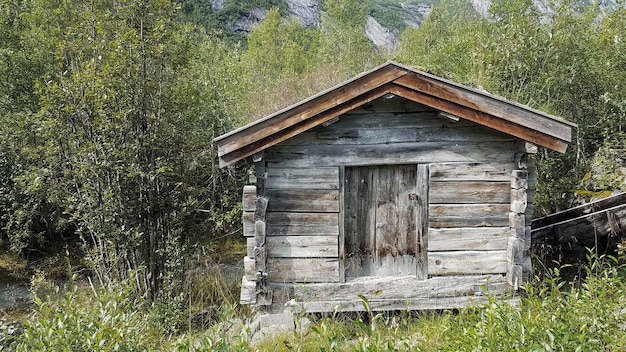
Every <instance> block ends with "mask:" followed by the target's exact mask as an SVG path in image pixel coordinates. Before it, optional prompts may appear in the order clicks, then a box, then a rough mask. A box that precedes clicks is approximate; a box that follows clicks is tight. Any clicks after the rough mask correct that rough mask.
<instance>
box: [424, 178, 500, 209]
mask: <svg viewBox="0 0 626 352" xmlns="http://www.w3.org/2000/svg"><path fill="white" fill-rule="evenodd" d="M428 196H429V198H430V203H431V204H485V203H491V204H509V203H510V201H511V182H510V181H507V182H484V181H483V182H480V181H461V182H458V181H449V182H431V183H430V192H429V195H428Z"/></svg>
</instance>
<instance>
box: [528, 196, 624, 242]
mask: <svg viewBox="0 0 626 352" xmlns="http://www.w3.org/2000/svg"><path fill="white" fill-rule="evenodd" d="M533 225H534V223H533ZM624 231H626V204H620V205H618V206H615V207H612V208H608V209H603V210H600V211H597V212H594V213H591V214H587V215H583V216H579V217H576V218H574V219H571V220H565V221H562V222H559V223H556V224H553V225H548V226H544V227H542V228H539V229H536V228H534V227H533V229H532V243H533V244H537V243H549V244H553V245H558V244H563V243H577V244H578V245H579V246H583V247H594V246H595V245H596V243H595V241H596V237H598V238H600V237H604V238H606V237H607V236H612V237H613V238H615V239H617V235H620V234H623V233H624Z"/></svg>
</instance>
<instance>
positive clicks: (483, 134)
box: [242, 98, 536, 311]
mask: <svg viewBox="0 0 626 352" xmlns="http://www.w3.org/2000/svg"><path fill="white" fill-rule="evenodd" d="M528 152H533V149H532V146H530V147H529V146H528V145H527V144H525V143H520V141H519V140H517V139H516V138H514V137H511V136H509V135H506V134H503V133H500V132H497V131H494V130H491V129H489V128H486V127H484V126H480V125H478V124H476V123H473V122H469V121H466V120H462V119H460V120H458V121H456V120H454V119H450V118H447V117H444V116H441V115H439V114H438V113H437V112H436V111H433V110H432V109H430V108H427V107H425V106H421V105H419V104H416V103H411V102H408V101H407V100H404V99H400V98H396V99H391V100H385V99H379V100H377V101H375V102H373V103H372V104H369V105H367V106H363V107H361V108H359V109H356V110H353V111H352V112H350V113H348V114H344V115H341V116H339V117H338V118H335V119H334V120H331V121H329V122H327V123H326V124H324V125H323V126H318V127H315V128H313V129H310V130H308V131H307V132H304V133H301V134H300V135H297V136H295V137H293V138H291V139H288V140H286V141H284V142H282V143H280V144H278V145H276V146H273V147H271V148H269V149H267V150H265V151H264V152H263V154H262V155H257V156H256V157H255V158H256V165H257V169H256V172H257V174H256V185H255V186H246V187H245V189H244V195H243V207H244V214H243V222H244V235H245V236H246V237H247V238H248V258H246V260H245V263H246V276H245V277H244V283H243V285H242V286H243V288H242V303H252V302H254V301H255V298H254V297H255V292H257V294H256V296H257V297H258V296H259V295H258V292H259V290H264V289H266V287H271V291H272V292H273V297H274V299H273V301H272V300H270V301H264V302H261V303H259V302H258V301H257V305H259V304H270V303H271V304H273V305H274V306H276V307H282V305H283V304H284V302H286V301H287V300H288V299H291V298H294V297H295V298H296V299H298V300H300V301H303V302H304V301H307V302H308V303H307V304H308V308H306V309H307V310H311V311H323V310H332V309H335V308H336V305H333V304H330V303H329V300H333V299H335V303H337V302H342V304H344V305H345V306H347V307H354V305H355V304H354V302H355V301H354V298H356V295H357V294H358V293H360V292H356V291H355V290H357V289H358V288H359V287H361V286H359V285H356V284H354V285H353V284H351V283H352V282H359V283H360V285H362V286H363V287H365V286H367V282H370V283H371V284H375V283H376V282H378V281H380V280H383V282H385V285H386V286H385V287H386V288H385V290H387V291H389V296H385V295H383V296H381V297H383V298H381V297H378V298H377V299H380V300H382V301H381V302H379V303H378V304H379V305H380V307H390V306H393V305H394V304H401V303H402V302H404V303H405V304H406V302H407V297H405V296H403V295H404V294H409V296H411V293H410V292H409V293H406V292H405V293H397V294H396V293H394V292H396V291H398V292H402V291H403V287H401V286H403V285H404V286H406V285H405V284H404V283H402V284H400V282H406V281H407V280H409V281H410V279H408V278H404V279H398V278H397V277H396V278H395V279H394V278H388V280H387V281H385V280H384V279H382V278H381V276H377V277H374V276H372V277H369V278H368V277H354V276H353V275H352V274H350V275H349V277H347V276H346V268H345V261H346V258H345V250H346V248H345V241H346V238H345V236H346V233H344V232H345V231H344V230H345V229H346V227H345V222H346V221H349V220H346V219H348V218H350V217H351V214H347V213H346V212H349V211H350V210H347V209H344V206H345V199H347V198H345V197H346V195H345V192H347V191H346V189H344V188H345V187H348V184H347V183H346V182H347V181H346V173H347V171H350V172H353V171H352V170H354V167H365V166H378V165H390V164H391V165H414V166H415V167H416V168H417V170H418V175H423V176H419V177H418V178H417V185H416V189H417V190H420V191H416V192H417V193H420V192H422V194H419V200H420V202H419V203H418V204H419V205H420V206H419V208H420V210H419V211H418V212H417V213H416V218H417V219H416V222H417V223H416V225H415V226H417V231H418V235H417V238H418V240H417V241H418V243H417V244H416V245H417V247H418V250H417V253H416V254H415V262H417V263H419V265H418V266H417V269H416V270H415V271H414V272H415V274H412V275H411V277H415V278H416V281H415V282H412V283H411V285H409V286H410V287H413V286H415V289H411V290H412V291H414V292H417V291H416V290H417V287H424V290H426V291H427V292H429V293H428V294H425V295H426V296H428V295H430V296H432V297H433V299H436V300H439V301H437V302H435V301H430V300H428V301H427V302H426V301H423V300H424V299H427V297H422V296H420V297H418V296H415V295H413V296H415V297H413V298H414V299H416V300H418V301H421V303H418V302H415V304H413V305H412V307H422V305H424V304H425V306H424V307H426V306H438V305H446V304H448V303H449V302H453V301H454V302H457V301H458V296H459V295H461V296H463V295H468V296H473V295H475V294H476V292H475V290H474V291H472V292H469V291H471V290H467V289H465V288H463V287H461V286H459V287H455V285H456V284H455V283H460V282H463V283H464V285H470V286H471V287H473V288H476V287H478V286H480V284H475V283H476V282H479V281H481V280H483V281H484V280H487V281H489V280H493V281H492V282H495V283H498V285H497V289H494V290H495V291H494V292H496V293H502V292H504V290H505V286H506V285H508V286H507V287H510V286H512V287H516V286H517V285H518V284H519V283H520V280H522V279H523V277H524V276H528V273H529V272H530V262H529V258H528V256H527V250H528V246H529V243H530V238H529V236H530V227H529V226H527V224H530V214H531V213H532V200H533V197H534V183H535V181H536V168H534V164H533V163H532V161H528V160H526V153H528ZM348 168H350V169H348ZM260 198H264V199H267V207H266V212H265V214H264V221H265V226H264V228H263V240H262V241H259V234H258V232H259V230H258V224H257V223H258V214H257V212H258V204H257V203H258V200H259V199H260ZM422 202H423V203H422ZM422 204H423V205H422ZM348 208H353V207H348ZM357 208H358V207H357ZM352 215H354V214H352ZM352 218H354V217H352ZM353 227H354V226H353ZM353 227H349V228H353ZM350 236H353V235H350ZM260 247H262V250H261V251H260V250H259V249H260ZM258 253H262V254H263V258H262V259H263V263H262V264H260V265H261V266H262V267H263V268H264V269H265V271H266V273H265V274H266V280H267V282H266V283H265V282H264V283H263V284H260V282H261V281H262V280H264V278H263V276H262V275H261V276H260V274H259V267H258V266H259V260H258V258H256V257H258ZM253 257H255V258H253ZM387 259H389V258H387ZM392 260H393V259H392ZM424 263H425V265H423V264H424ZM403 265H405V264H403ZM411 265H412V264H411ZM372 272H373V271H370V275H372V274H371V273H372ZM378 272H379V271H378ZM378 272H377V273H378ZM382 276H384V275H382ZM346 280H347V281H346ZM363 280H364V281H363ZM481 282H482V281H481ZM442 283H445V287H446V288H445V290H444V288H443V286H441V285H442ZM398 285H400V286H398ZM477 285H478V286H477ZM387 286H389V287H387ZM409 286H407V287H409ZM393 287H395V288H393ZM494 287H495V286H494ZM297 288H301V290H298V289H297ZM244 290H245V291H246V293H244ZM255 290H256V291H255ZM294 290H295V291H294ZM311 290H315V292H317V293H316V294H312V293H311V292H313V291H311ZM296 291H297V292H296ZM422 291H423V290H422ZM422 291H419V292H422ZM426 291H424V292H426ZM305 292H309V293H310V294H308V295H307V294H305ZM324 292H326V293H324ZM450 292H453V293H450ZM460 292H462V293H460ZM294 295H295V296H294ZM324 295H327V296H326V297H324ZM450 295H451V296H450ZM333 297H334V298H333ZM350 297H352V298H350ZM385 297H386V298H385ZM409 298H410V297H409ZM357 300H358V299H357ZM385 300H387V301H385ZM383 301H384V302H383ZM401 301H402V302H401ZM324 302H326V303H324ZM393 302H395V303H393ZM446 302H448V303H446ZM426 303H427V304H426ZM332 307H335V308H332ZM347 309H351V308H347Z"/></svg>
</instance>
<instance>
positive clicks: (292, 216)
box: [243, 212, 339, 237]
mask: <svg viewBox="0 0 626 352" xmlns="http://www.w3.org/2000/svg"><path fill="white" fill-rule="evenodd" d="M265 231H266V236H307V235H308V236H337V235H338V234H339V214H338V213H267V215H266V230H265ZM243 234H244V236H246V237H248V236H254V214H252V213H249V212H244V213H243Z"/></svg>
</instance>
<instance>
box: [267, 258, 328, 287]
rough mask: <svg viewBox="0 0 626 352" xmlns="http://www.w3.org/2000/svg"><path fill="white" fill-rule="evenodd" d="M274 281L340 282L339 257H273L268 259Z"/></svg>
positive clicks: (271, 279) (271, 278)
mask: <svg viewBox="0 0 626 352" xmlns="http://www.w3.org/2000/svg"><path fill="white" fill-rule="evenodd" d="M268 268H269V280H270V281H272V282H338V281H339V261H338V260H337V258H271V259H269V260H268Z"/></svg>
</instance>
